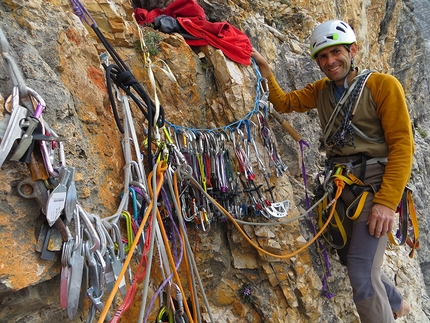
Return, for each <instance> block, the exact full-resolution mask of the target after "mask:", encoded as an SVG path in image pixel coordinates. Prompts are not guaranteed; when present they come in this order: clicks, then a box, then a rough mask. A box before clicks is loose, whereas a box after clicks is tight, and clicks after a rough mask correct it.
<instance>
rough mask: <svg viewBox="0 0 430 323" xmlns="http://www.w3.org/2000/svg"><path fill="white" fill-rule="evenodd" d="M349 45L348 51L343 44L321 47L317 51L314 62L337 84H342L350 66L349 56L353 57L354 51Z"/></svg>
mask: <svg viewBox="0 0 430 323" xmlns="http://www.w3.org/2000/svg"><path fill="white" fill-rule="evenodd" d="M354 45H355V46H356V44H353V45H352V46H351V51H348V50H347V49H346V48H345V46H343V45H336V46H331V47H327V48H324V49H322V50H321V51H320V52H318V55H317V58H316V62H317V64H318V66H319V67H320V69H321V71H323V72H324V74H325V75H326V76H327V77H328V78H329V79H330V80H332V81H334V82H335V83H336V84H337V85H343V82H344V79H345V77H346V76H347V75H348V72H349V69H350V67H351V58H352V57H354V55H355V51H353V47H354Z"/></svg>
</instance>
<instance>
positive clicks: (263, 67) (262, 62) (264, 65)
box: [251, 48, 272, 78]
mask: <svg viewBox="0 0 430 323" xmlns="http://www.w3.org/2000/svg"><path fill="white" fill-rule="evenodd" d="M251 57H252V58H253V59H254V60H255V63H256V64H257V65H258V68H259V69H260V73H261V76H262V77H264V78H267V77H268V76H269V75H270V74H272V70H271V69H270V66H269V63H268V62H267V61H266V59H265V58H264V57H263V56H261V54H260V53H259V52H257V50H256V49H255V48H253V49H252V52H251Z"/></svg>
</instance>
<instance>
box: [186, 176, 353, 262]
mask: <svg viewBox="0 0 430 323" xmlns="http://www.w3.org/2000/svg"><path fill="white" fill-rule="evenodd" d="M189 180H190V182H191V183H192V184H193V185H194V186H195V187H197V188H198V189H199V190H201V192H202V194H204V195H205V196H206V197H207V198H208V199H209V200H210V201H211V202H212V203H213V205H214V206H215V207H216V208H217V209H218V210H219V211H220V212H222V213H223V214H224V215H226V216H227V218H229V219H230V221H231V222H232V223H233V225H234V226H235V227H236V228H237V230H238V231H239V232H240V233H241V234H242V235H243V236H244V238H245V239H246V240H247V241H248V242H249V244H251V245H252V246H253V247H254V248H255V249H257V250H258V251H260V252H262V253H263V254H266V255H268V256H271V257H274V258H279V259H288V258H291V257H294V256H295V255H297V254H299V253H300V252H302V251H303V250H304V249H306V248H308V247H309V246H310V245H311V244H312V243H313V242H314V241H315V240H316V239H317V238H318V237H319V236H320V235H321V234H322V233H323V232H324V230H325V229H326V228H327V226H328V225H329V223H330V221H331V219H332V217H333V214H334V210H335V207H336V202H337V200H338V198H339V197H340V195H341V194H342V190H343V188H344V186H345V183H344V182H343V181H342V180H341V179H337V178H335V179H334V182H335V184H336V186H337V191H336V194H335V197H334V198H333V200H332V201H331V202H330V204H329V205H328V206H327V209H328V208H329V207H331V210H330V214H329V216H328V218H327V221H326V222H325V223H324V225H323V226H322V227H321V228H320V231H319V232H318V233H316V234H315V235H314V237H313V238H312V239H311V240H309V241H308V242H307V243H306V244H305V245H303V246H302V247H300V248H299V249H297V250H296V251H294V252H292V253H290V254H287V255H276V254H273V253H271V252H269V251H266V250H264V249H263V248H261V247H260V246H258V245H257V244H255V243H254V242H253V241H252V240H251V239H250V238H249V237H248V235H247V234H246V233H245V231H243V229H242V228H241V227H240V226H239V224H238V222H237V220H236V219H234V218H233V216H232V215H231V214H230V213H228V212H227V210H225V209H224V208H223V207H222V206H221V205H220V204H219V203H218V202H217V201H216V200H215V199H214V198H212V196H210V195H209V194H207V193H206V192H204V191H203V189H201V187H200V185H199V183H198V182H197V181H196V180H195V179H194V178H190V179H189Z"/></svg>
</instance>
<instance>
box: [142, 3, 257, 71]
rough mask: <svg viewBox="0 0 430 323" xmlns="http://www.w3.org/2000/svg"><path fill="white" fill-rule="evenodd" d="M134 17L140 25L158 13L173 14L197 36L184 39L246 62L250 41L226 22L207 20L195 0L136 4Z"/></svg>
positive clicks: (248, 55)
mask: <svg viewBox="0 0 430 323" xmlns="http://www.w3.org/2000/svg"><path fill="white" fill-rule="evenodd" d="M134 15H135V18H136V21H137V22H138V23H139V24H140V25H145V24H149V23H152V22H153V21H154V19H155V18H156V17H158V16H160V15H167V16H170V17H173V18H176V19H177V21H178V22H179V23H180V25H181V26H182V28H184V29H185V30H186V32H188V33H189V34H190V35H192V36H194V37H196V38H198V39H185V41H186V42H187V44H188V45H190V46H204V45H211V46H213V47H215V48H219V49H220V50H221V51H222V52H223V53H224V54H225V55H226V56H227V57H228V58H230V59H231V60H233V61H235V62H237V63H241V64H244V65H249V64H250V63H251V51H252V45H251V42H250V40H249V38H248V37H247V36H246V35H245V34H244V33H243V32H241V31H240V30H239V29H237V28H235V27H234V26H232V25H230V24H229V23H227V22H214V23H212V22H209V21H208V20H206V16H205V13H204V11H203V8H202V7H200V6H199V4H198V3H197V2H196V1H195V0H175V1H174V2H172V3H171V4H170V5H168V6H167V7H166V8H165V9H158V8H157V9H153V10H151V11H149V12H148V11H147V10H145V9H142V8H136V9H135V11H134Z"/></svg>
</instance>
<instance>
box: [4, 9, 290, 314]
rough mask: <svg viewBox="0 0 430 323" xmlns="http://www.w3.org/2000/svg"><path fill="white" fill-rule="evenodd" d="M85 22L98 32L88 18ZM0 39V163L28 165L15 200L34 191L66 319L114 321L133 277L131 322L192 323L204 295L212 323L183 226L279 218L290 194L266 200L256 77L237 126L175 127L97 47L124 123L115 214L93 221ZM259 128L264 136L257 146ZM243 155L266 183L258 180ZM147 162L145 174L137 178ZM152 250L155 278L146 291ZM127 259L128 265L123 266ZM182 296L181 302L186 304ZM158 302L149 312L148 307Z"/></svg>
mask: <svg viewBox="0 0 430 323" xmlns="http://www.w3.org/2000/svg"><path fill="white" fill-rule="evenodd" d="M73 5H74V10H75V12H77V11H80V12H81V13H82V12H85V8H84V7H83V6H82V5H81V4H80V3H79V2H77V1H74V2H73ZM86 15H87V16H88V13H86ZM92 27H93V28H94V29H95V31H96V34H98V36H99V37H102V35H101V34H100V32H99V30H98V28H97V26H96V24H95V22H94V21H93V23H92ZM0 36H1V45H2V55H3V58H4V60H5V62H6V65H7V67H8V68H9V73H10V75H11V79H12V81H13V88H12V91H11V92H12V94H11V96H10V97H9V98H8V99H7V100H6V106H7V107H6V109H5V110H6V112H7V113H6V117H5V119H3V120H2V121H1V127H0V137H1V144H0V166H1V165H2V164H3V163H4V162H5V161H6V160H10V161H20V162H25V163H26V164H27V165H28V167H29V170H30V173H31V177H29V178H27V179H25V180H23V181H22V182H21V183H19V184H18V187H17V190H18V193H19V195H20V196H22V197H23V198H31V199H36V200H37V201H38V202H39V203H40V206H41V212H42V213H43V216H44V217H46V222H44V224H43V226H42V229H41V231H40V235H39V239H38V243H37V246H36V250H37V251H39V252H40V253H41V258H42V259H45V260H55V259H57V257H56V256H57V255H59V254H60V255H61V257H60V258H61V260H60V264H61V278H60V305H61V307H62V308H64V309H66V310H67V314H68V317H69V318H70V319H73V318H74V317H75V316H76V314H77V312H78V310H79V309H80V310H81V311H87V316H86V317H87V318H86V322H93V321H94V320H95V319H96V317H97V316H98V320H99V322H103V321H109V322H119V320H120V319H121V317H123V315H124V314H125V313H126V311H127V309H128V308H129V307H130V305H131V304H132V302H133V300H134V297H135V294H136V292H137V289H138V285H139V289H143V291H142V294H143V295H142V304H141V310H140V314H139V319H138V321H139V322H147V321H148V320H154V315H155V320H156V322H160V321H169V322H194V321H195V322H201V317H202V314H201V313H200V310H201V306H200V305H199V299H203V301H204V303H205V307H206V314H207V315H208V316H209V319H210V321H212V322H213V321H214V320H213V318H212V315H211V312H210V307H209V304H208V301H207V299H206V297H205V293H204V290H203V286H202V283H201V280H200V277H199V273H198V268H197V265H196V263H195V260H194V255H193V251H192V249H191V247H190V243H189V241H188V237H187V227H186V223H195V224H196V226H197V227H198V228H199V229H200V230H201V231H202V232H207V231H208V230H209V229H210V225H211V223H212V222H213V221H217V220H218V221H224V219H225V218H224V217H223V211H225V212H228V213H229V214H231V215H232V216H233V217H236V218H242V217H248V216H260V215H262V216H264V217H265V218H267V219H276V218H281V217H284V216H286V215H287V212H288V207H289V203H288V201H283V202H279V203H276V202H275V201H274V195H273V187H272V186H270V183H269V177H270V176H271V173H270V168H271V167H272V168H274V169H275V171H276V175H277V176H281V175H282V174H283V173H284V172H285V171H286V169H287V167H286V165H285V164H284V163H283V162H282V160H281V159H280V157H279V155H278V153H277V150H276V145H275V143H274V141H273V136H272V133H271V130H270V128H269V125H268V120H267V116H268V113H267V97H268V93H265V92H262V89H263V87H262V86H261V82H262V80H261V77H259V78H258V82H257V99H256V101H255V106H254V109H253V110H252V111H251V112H250V113H249V114H248V115H247V116H245V117H244V118H243V119H242V120H240V121H238V122H237V123H235V124H232V125H229V126H227V127H224V128H222V129H213V130H199V129H189V128H184V127H180V126H177V125H173V124H169V125H168V127H163V126H162V125H164V112H163V111H162V108H161V107H160V106H159V104H157V102H156V103H155V104H154V103H152V101H151V100H150V98H149V96H148V95H147V94H146V93H145V92H144V91H143V89H142V88H141V87H139V86H138V85H136V84H135V83H133V82H135V80H133V77H132V74H131V72H130V71H129V70H128V69H127V68H126V66H125V65H124V64H122V62H121V60H120V59H119V57H117V56H116V53H115V52H114V51H112V50H111V51H109V54H110V55H111V58H113V59H114V61H115V62H116V63H117V64H116V65H113V66H112V64H109V62H108V58H107V55H105V56H104V57H103V59H102V62H103V63H104V67H105V69H106V71H110V74H108V77H107V80H108V86H109V88H110V90H111V89H112V88H113V89H114V92H115V93H111V94H112V95H111V102H112V99H113V100H117V104H118V105H119V106H120V107H121V113H118V111H116V109H115V110H114V114H115V116H116V117H117V119H116V120H117V124H118V125H120V122H119V120H120V119H121V117H122V120H123V121H122V125H120V126H121V127H120V126H119V129H120V131H121V132H122V133H123V139H122V147H123V155H124V187H123V190H122V192H121V195H120V197H119V198H120V201H119V206H118V208H117V211H116V212H115V214H113V215H111V216H108V217H101V216H99V215H97V214H94V213H90V212H88V211H86V210H85V209H84V207H83V206H82V205H81V203H79V201H78V193H77V191H76V186H75V182H74V179H75V173H76V169H75V168H74V167H73V166H70V165H68V162H67V160H66V156H65V153H64V144H63V142H64V141H65V140H66V139H65V138H61V137H59V136H58V135H57V134H56V133H55V132H54V131H53V130H52V129H51V127H50V126H49V125H48V124H47V122H46V121H45V120H44V119H43V112H44V110H45V108H46V103H45V100H44V99H43V98H42V96H41V95H39V94H38V93H37V92H36V91H34V90H33V89H31V88H29V87H27V86H26V84H25V82H24V80H23V77H22V75H21V73H20V71H19V69H18V66H17V65H16V63H15V62H14V60H13V59H12V58H11V57H10V55H9V54H8V49H9V45H8V42H7V40H6V37H5V36H4V34H3V32H1V34H0ZM105 45H106V46H108V45H109V44H108V43H105ZM256 72H257V74H258V69H256ZM124 75H125V76H127V77H128V78H129V79H128V80H129V81H130V78H131V80H132V81H131V82H129V83H128V84H131V83H133V84H134V85H132V86H130V85H124V83H122V82H121V81H120V79H121V80H123V79H122V78H121V77H123V76H124ZM111 81H113V83H109V82H111ZM132 88H133V89H134V91H135V92H136V93H138V94H139V96H140V97H141V98H142V101H139V100H134V102H135V103H136V104H137V105H138V107H139V108H140V109H141V111H142V112H144V115H145V117H146V118H147V120H148V121H151V122H149V125H150V126H149V127H148V138H147V139H146V140H145V143H144V144H142V141H140V140H139V139H138V137H137V135H136V129H135V128H134V122H133V116H132V112H131V107H130V102H129V100H130V98H133V99H135V98H136V94H134V93H132V92H131V90H132ZM113 106H114V105H113ZM115 106H116V105H115ZM120 114H121V117H120V116H119V115H120ZM257 133H258V134H259V137H260V138H261V140H262V142H263V146H264V152H263V153H262V152H260V151H259V150H258V145H257V143H256V139H257ZM142 146H144V148H145V149H146V151H147V153H146V156H145V153H144V152H142V151H141V147H142ZM251 151H253V153H251ZM253 156H254V157H255V159H256V160H257V163H258V168H259V170H260V173H261V175H262V177H263V178H264V181H265V182H266V185H267V189H266V190H264V189H263V188H262V187H263V185H262V184H259V183H257V179H258V176H257V175H258V172H256V171H255V170H254V166H253V162H252V157H253ZM144 157H147V160H145V159H144ZM148 168H149V169H151V172H150V173H149V174H148V175H146V170H145V169H148ZM267 196H270V198H268V197H267ZM155 255H157V256H158V261H157V262H158V265H159V267H160V269H161V270H160V272H161V277H162V279H161V280H162V281H161V283H159V284H158V285H157V286H156V287H155V290H156V291H155V294H154V295H153V297H152V298H150V297H149V296H148V293H149V288H150V275H151V267H152V264H153V258H154V257H155ZM136 258H137V260H138V261H137V264H136V263H134V262H132V259H136ZM182 263H185V264H186V267H187V268H189V271H190V272H191V273H192V274H191V275H190V278H189V282H188V286H191V287H192V288H191V289H190V291H189V293H188V294H185V291H184V289H183V287H182V281H181V278H180V277H179V274H178V268H179V266H180V265H181V264H182ZM142 286H143V287H142ZM197 287H199V291H200V292H199V294H198V292H197ZM184 298H187V300H190V301H191V302H190V303H191V304H192V305H191V308H189V307H188V302H183V299H184ZM85 300H87V301H85ZM157 300H159V301H158V302H157ZM148 301H149V303H148V304H147V302H148ZM157 303H158V306H159V308H155V306H157V305H156V304H157ZM118 304H119V305H118ZM97 313H98V314H97ZM154 313H156V314H154ZM82 316H85V315H82Z"/></svg>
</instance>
